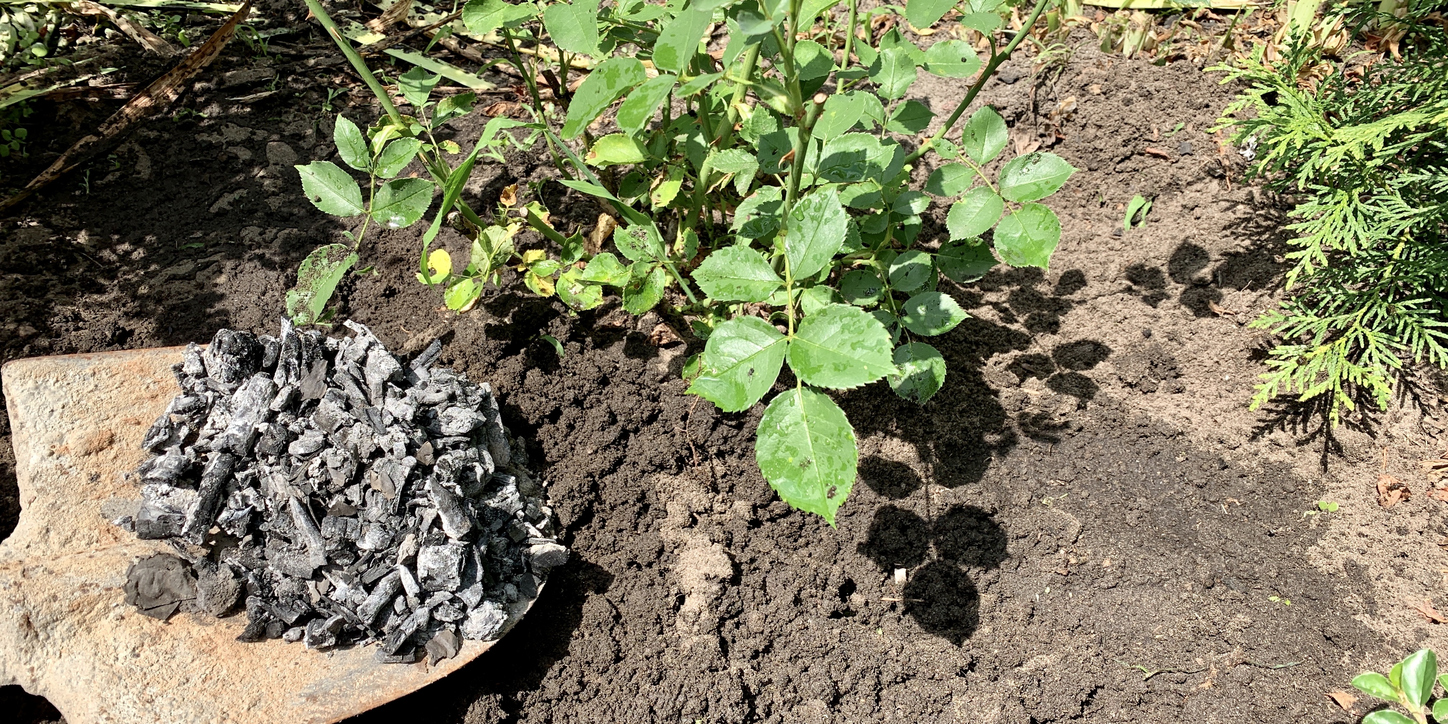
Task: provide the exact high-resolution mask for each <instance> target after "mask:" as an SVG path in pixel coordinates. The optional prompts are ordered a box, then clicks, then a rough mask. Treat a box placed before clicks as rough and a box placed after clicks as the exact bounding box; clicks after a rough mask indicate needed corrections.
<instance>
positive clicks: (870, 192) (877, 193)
mask: <svg viewBox="0 0 1448 724" xmlns="http://www.w3.org/2000/svg"><path fill="white" fill-rule="evenodd" d="M883 190H884V189H883V188H882V187H881V186H880V182H879V181H876V180H874V179H867V180H865V181H861V182H860V183H856V184H846V185H844V186H841V187H840V203H842V204H844V205H845V206H848V207H850V208H852V209H873V208H878V207H879V206H880V202H881V201H882V200H883V199H882V196H881V192H882V191H883ZM845 251H847V252H848V251H849V250H848V249H847V250H845Z"/></svg>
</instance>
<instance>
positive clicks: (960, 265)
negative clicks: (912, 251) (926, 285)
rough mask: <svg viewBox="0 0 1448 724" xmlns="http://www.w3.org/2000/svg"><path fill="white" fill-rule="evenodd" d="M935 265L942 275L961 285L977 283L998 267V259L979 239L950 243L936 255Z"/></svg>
mask: <svg viewBox="0 0 1448 724" xmlns="http://www.w3.org/2000/svg"><path fill="white" fill-rule="evenodd" d="M935 265H936V266H938V267H940V273H941V274H944V275H945V276H947V277H950V278H951V279H953V280H955V281H957V282H959V283H961V284H966V283H969V282H973V281H976V280H978V279H980V278H981V277H983V276H985V275H986V272H989V271H990V270H991V269H992V268H993V267H995V265H996V258H995V256H994V255H992V254H991V253H990V247H989V246H987V245H985V244H982V243H980V240H979V239H976V240H974V241H966V242H961V243H950V244H946V245H944V246H942V247H940V253H939V254H936V255H935Z"/></svg>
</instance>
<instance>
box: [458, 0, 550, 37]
mask: <svg viewBox="0 0 1448 724" xmlns="http://www.w3.org/2000/svg"><path fill="white" fill-rule="evenodd" d="M537 12H538V6H537V5H534V4H533V3H519V4H517V5H514V4H512V3H507V2H503V0H469V2H468V4H467V5H464V6H463V25H466V26H467V28H468V32H469V33H472V34H473V35H476V36H477V37H479V38H481V37H484V36H486V35H488V34H490V33H492V32H493V31H495V30H497V29H498V28H504V27H507V28H512V27H516V26H517V25H519V24H520V23H522V22H523V21H524V20H527V19H528V18H531V17H533V16H534V15H536V14H537Z"/></svg>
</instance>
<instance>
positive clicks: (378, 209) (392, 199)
mask: <svg viewBox="0 0 1448 724" xmlns="http://www.w3.org/2000/svg"><path fill="white" fill-rule="evenodd" d="M434 188H435V187H434V186H433V185H432V182H431V181H429V180H427V179H421V178H404V179H397V180H395V181H388V182H387V183H385V184H382V188H380V189H377V195H376V196H374V197H373V199H372V218H373V219H376V220H377V223H379V224H382V225H383V226H386V227H387V228H389V229H402V228H406V227H408V226H412V225H413V224H415V223H417V220H418V219H421V218H422V215H423V214H425V213H427V207H429V206H431V205H432V191H433V189H434Z"/></svg>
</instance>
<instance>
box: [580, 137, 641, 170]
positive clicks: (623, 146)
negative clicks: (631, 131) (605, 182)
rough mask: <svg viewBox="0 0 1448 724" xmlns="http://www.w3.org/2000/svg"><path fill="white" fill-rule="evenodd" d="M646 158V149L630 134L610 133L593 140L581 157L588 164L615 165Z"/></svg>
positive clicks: (639, 161)
mask: <svg viewBox="0 0 1448 724" xmlns="http://www.w3.org/2000/svg"><path fill="white" fill-rule="evenodd" d="M646 158H648V151H646V150H645V149H644V147H643V145H642V144H640V143H639V142H638V141H635V140H634V139H633V137H632V136H625V135H624V134H622V133H610V134H609V135H607V136H604V137H603V138H600V139H598V140H597V141H594V143H593V147H592V148H590V149H588V154H587V155H586V156H584V157H583V162H584V163H586V164H588V165H590V166H617V165H619V164H624V163H643V162H644V160H645V159H646Z"/></svg>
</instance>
